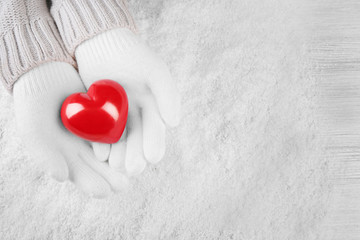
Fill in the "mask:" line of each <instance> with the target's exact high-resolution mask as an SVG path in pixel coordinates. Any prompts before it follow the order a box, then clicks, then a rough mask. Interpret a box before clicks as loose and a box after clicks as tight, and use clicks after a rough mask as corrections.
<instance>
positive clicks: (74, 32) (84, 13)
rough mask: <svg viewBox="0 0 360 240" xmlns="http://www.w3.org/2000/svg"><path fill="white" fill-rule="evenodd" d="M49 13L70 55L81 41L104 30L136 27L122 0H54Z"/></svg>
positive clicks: (133, 28) (133, 29)
mask: <svg viewBox="0 0 360 240" xmlns="http://www.w3.org/2000/svg"><path fill="white" fill-rule="evenodd" d="M51 14H52V16H53V18H54V19H55V22H56V24H57V26H58V29H59V32H60V34H61V37H62V39H63V41H64V43H65V46H66V48H67V50H68V52H69V53H70V54H71V55H72V56H74V53H75V49H76V47H77V46H78V45H80V44H81V43H82V42H83V41H86V40H88V39H90V38H92V37H93V36H96V35H98V34H100V33H102V32H105V31H107V30H110V29H114V28H128V29H130V30H132V31H134V32H135V31H136V27H135V24H134V20H133V18H132V17H131V15H130V13H129V11H128V8H127V6H126V3H125V0H76V1H73V0H55V1H53V6H52V8H51Z"/></svg>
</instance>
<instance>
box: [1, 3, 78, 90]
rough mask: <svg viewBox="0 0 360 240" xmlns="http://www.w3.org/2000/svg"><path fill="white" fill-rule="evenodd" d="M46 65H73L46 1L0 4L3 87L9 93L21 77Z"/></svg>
mask: <svg viewBox="0 0 360 240" xmlns="http://www.w3.org/2000/svg"><path fill="white" fill-rule="evenodd" d="M48 61H62V62H68V63H70V64H74V61H73V59H72V57H71V56H70V55H69V54H68V53H67V51H66V50H65V47H64V44H63V42H62V40H61V37H60V35H59V33H58V30H57V28H56V26H55V23H54V20H53V19H52V17H51V16H50V13H49V11H48V8H47V6H46V2H45V0H0V78H1V80H2V81H3V82H4V84H5V87H6V88H7V89H8V90H10V91H11V90H12V87H13V84H14V82H15V81H16V80H17V79H18V78H19V77H20V76H21V75H22V74H24V73H26V72H27V71H29V70H30V69H32V68H34V67H36V66H38V65H40V64H41V63H44V62H48ZM50 80H51V79H49V81H50Z"/></svg>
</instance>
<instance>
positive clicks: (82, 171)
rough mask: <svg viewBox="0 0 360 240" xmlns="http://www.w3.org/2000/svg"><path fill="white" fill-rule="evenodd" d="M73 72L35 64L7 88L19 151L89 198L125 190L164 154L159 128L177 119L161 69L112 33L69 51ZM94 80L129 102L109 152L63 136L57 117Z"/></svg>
mask: <svg viewBox="0 0 360 240" xmlns="http://www.w3.org/2000/svg"><path fill="white" fill-rule="evenodd" d="M75 56H76V61H77V64H78V67H79V72H77V71H76V70H75V69H74V68H73V67H72V66H71V65H69V64H67V63H60V62H51V63H47V64H43V65H41V66H39V67H37V68H35V69H33V70H31V71H30V72H28V73H26V74H25V75H23V76H22V77H21V78H20V79H19V80H18V81H17V82H16V83H15V85H14V103H15V114H16V120H17V124H18V129H19V131H20V133H21V134H22V137H23V138H24V140H25V145H26V146H27V147H28V149H29V150H30V152H31V153H33V155H34V157H35V159H38V160H39V162H40V166H41V167H42V168H43V169H44V171H45V172H48V173H50V174H51V175H52V176H53V177H54V178H55V179H57V180H59V181H64V180H66V179H70V180H71V181H72V182H74V184H75V185H76V186H78V187H79V188H80V189H81V190H83V191H84V192H86V193H87V194H89V195H92V196H94V197H105V196H107V195H108V194H109V193H110V192H112V191H119V190H121V189H126V187H127V184H128V178H127V176H129V175H135V174H139V173H141V172H142V171H143V170H144V168H145V166H146V163H147V162H150V163H156V162H158V161H160V160H161V158H162V157H163V155H164V153H165V131H166V125H168V126H176V125H177V124H178V123H179V120H180V96H179V93H178V91H177V89H176V86H175V84H174V82H173V80H172V78H171V76H170V72H169V70H168V68H167V66H166V65H165V63H164V62H163V61H162V60H161V59H160V58H159V57H158V56H156V54H155V53H154V52H152V51H151V50H150V49H149V48H148V47H147V46H146V45H145V44H144V43H143V42H142V41H141V40H140V39H139V38H138V37H137V36H136V35H135V34H133V33H132V32H131V31H130V30H128V29H121V28H119V29H113V30H110V31H107V32H104V33H101V34H99V35H97V36H95V37H93V38H92V39H90V40H88V41H85V42H83V43H82V44H81V45H80V46H78V48H77V49H76V52H75ZM100 79H112V80H114V81H117V82H118V83H120V84H121V85H122V86H123V87H124V89H125V90H126V92H127V94H128V98H129V114H128V123H127V127H126V132H124V134H123V136H122V137H121V139H120V141H119V142H117V143H115V144H112V145H109V144H100V143H89V142H86V141H84V140H82V139H80V138H77V137H76V136H74V135H72V134H71V133H70V132H68V131H67V130H66V129H65V128H64V127H63V125H62V122H61V119H60V116H59V113H60V107H61V104H62V102H63V101H64V100H65V98H66V97H67V96H68V95H70V94H72V93H74V92H85V91H86V89H87V88H89V87H90V85H91V84H92V83H94V82H95V81H97V80H100Z"/></svg>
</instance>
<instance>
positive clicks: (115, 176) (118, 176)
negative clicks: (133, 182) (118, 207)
mask: <svg viewBox="0 0 360 240" xmlns="http://www.w3.org/2000/svg"><path fill="white" fill-rule="evenodd" d="M81 156H82V158H83V160H84V161H85V162H86V163H87V164H88V165H89V166H90V167H91V168H92V169H93V170H94V171H96V172H97V173H99V174H100V175H101V176H102V177H103V178H104V179H105V180H106V181H107V182H108V183H109V184H110V186H111V188H112V189H113V190H114V191H115V192H118V191H121V190H126V189H127V188H128V186H129V180H128V179H127V177H126V176H124V175H123V174H122V173H120V172H117V171H115V170H114V169H111V168H110V167H109V165H108V164H106V163H103V162H99V161H98V160H97V159H96V157H95V155H94V154H93V153H92V152H91V151H89V150H87V149H86V150H84V151H82V153H81Z"/></svg>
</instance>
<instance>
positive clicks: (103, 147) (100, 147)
mask: <svg viewBox="0 0 360 240" xmlns="http://www.w3.org/2000/svg"><path fill="white" fill-rule="evenodd" d="M91 145H92V148H93V150H94V153H95V156H96V158H97V159H98V160H100V161H102V162H105V161H107V160H108V159H109V155H110V149H111V145H110V144H105V143H97V142H93V143H91Z"/></svg>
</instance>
